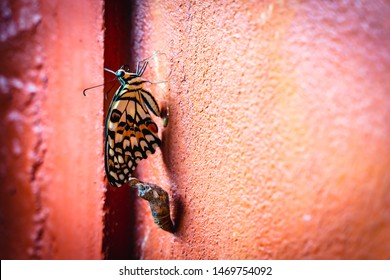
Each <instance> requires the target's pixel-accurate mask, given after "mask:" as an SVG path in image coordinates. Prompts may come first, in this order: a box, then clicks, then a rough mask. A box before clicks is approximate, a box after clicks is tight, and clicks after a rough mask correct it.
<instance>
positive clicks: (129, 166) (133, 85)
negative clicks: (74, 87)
mask: <svg viewBox="0 0 390 280" xmlns="http://www.w3.org/2000/svg"><path fill="white" fill-rule="evenodd" d="M146 65H147V62H146V63H145V64H144V65H142V67H141V69H140V71H138V67H137V71H136V73H131V72H128V71H126V70H125V69H123V68H124V67H122V68H121V69H119V70H118V71H117V72H115V75H116V77H117V79H118V81H119V82H120V83H121V85H120V87H119V88H118V90H117V91H116V93H115V95H114V97H113V99H112V101H111V104H110V108H109V111H108V114H107V118H106V124H105V153H104V156H105V169H106V174H107V178H108V181H109V182H110V184H111V185H113V186H115V187H120V186H122V185H123V184H126V182H127V181H128V180H129V178H131V174H132V173H133V172H134V170H135V167H136V166H137V164H138V162H139V161H140V160H142V159H145V158H147V157H148V155H149V154H153V153H154V152H155V151H156V148H157V147H158V146H160V145H161V140H160V138H159V137H158V127H157V125H156V123H155V122H154V121H153V119H152V118H151V115H150V113H149V111H151V112H152V113H153V114H154V115H156V116H158V117H160V115H161V113H160V109H159V107H158V104H157V102H156V100H155V99H154V97H153V96H152V94H151V93H150V91H149V90H147V89H146V88H145V87H144V85H145V83H150V82H148V81H147V80H145V79H143V78H142V77H141V75H142V74H143V72H144V70H145V68H146ZM110 72H111V71H110Z"/></svg>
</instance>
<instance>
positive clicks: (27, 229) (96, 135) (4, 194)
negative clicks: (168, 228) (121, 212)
mask: <svg viewBox="0 0 390 280" xmlns="http://www.w3.org/2000/svg"><path fill="white" fill-rule="evenodd" d="M3 8H4V13H8V14H9V18H8V19H7V20H5V21H3V22H1V25H2V28H1V30H2V33H1V36H2V39H3V40H1V42H0V52H1V61H0V69H1V70H0V71H1V77H2V80H1V94H0V98H1V102H0V103H1V106H0V118H1V121H0V123H1V126H0V134H1V140H0V146H1V158H2V160H1V163H0V170H1V173H0V176H1V178H0V182H1V183H0V184H1V188H0V192H1V194H0V204H1V206H0V213H1V214H0V219H1V222H0V227H1V230H0V236H1V237H0V248H1V249H0V257H1V258H2V259H4V258H7V259H8V258H11V259H30V258H32V259H69V258H70V259H73V258H76V259H100V258H102V250H101V247H102V236H103V234H102V231H103V224H102V216H103V211H102V205H103V202H104V201H103V197H104V195H103V191H104V186H103V176H104V174H103V164H102V145H103V139H102V123H103V111H102V108H103V98H102V95H99V94H93V93H91V95H90V96H88V97H84V96H83V95H82V91H83V89H84V88H85V87H87V86H89V85H95V84H98V83H102V81H103V79H102V72H103V71H102V67H103V59H102V57H103V42H102V38H103V37H102V3H99V2H98V1H92V0H91V1H60V0H58V1H46V0H42V1H24V2H23V1H17V2H15V1H11V2H10V1H5V2H4V4H3V5H2V9H3ZM5 11H7V12H5ZM2 13H3V11H2ZM2 20H3V19H2ZM98 93H99V92H98Z"/></svg>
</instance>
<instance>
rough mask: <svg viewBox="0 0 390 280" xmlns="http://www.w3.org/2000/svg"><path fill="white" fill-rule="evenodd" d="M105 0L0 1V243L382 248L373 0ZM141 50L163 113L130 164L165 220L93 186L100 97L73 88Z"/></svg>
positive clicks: (384, 51) (45, 250) (384, 197)
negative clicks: (150, 186) (169, 225)
mask: <svg viewBox="0 0 390 280" xmlns="http://www.w3.org/2000/svg"><path fill="white" fill-rule="evenodd" d="M110 2H114V1H107V3H106V4H105V10H104V11H105V12H104V13H103V3H100V2H96V1H66V2H63V1H54V2H53V1H43V0H41V1H35V2H34V1H28V2H27V1H26V3H29V4H28V5H27V4H26V3H24V4H23V5H22V4H18V5H19V6H18V5H17V4H12V5H11V4H10V3H8V4H7V5H8V6H10V7H11V10H12V12H13V13H15V14H16V15H19V18H23V17H26V19H23V20H18V16H13V17H11V20H9V21H5V23H2V26H4V27H2V29H1V30H2V32H1V36H2V37H1V38H2V40H1V42H0V50H1V56H2V59H1V62H0V63H1V67H0V69H1V70H0V71H1V84H0V85H1V95H0V98H1V107H0V110H1V111H0V113H1V115H0V116H1V128H0V129H1V134H2V135H3V137H2V138H1V147H2V148H0V151H1V156H2V158H3V161H2V163H1V164H0V166H1V169H0V175H1V196H0V200H1V212H0V213H1V216H0V218H1V224H0V225H1V238H0V245H1V248H2V250H1V253H0V254H1V257H2V258H44V259H46V258H54V259H57V258H72V259H73V258H75V259H82V258H142V259H389V258H390V253H389V252H390V212H389V209H390V173H389V170H390V169H389V167H390V148H389V147H390V145H389V143H390V125H389V123H390V98H389V93H390V80H389V79H388V78H387V76H388V73H389V70H390V50H389V47H388V46H389V45H390V18H389V16H388V15H389V14H390V4H389V3H387V2H377V1H363V2H362V3H355V1H347V0H346V1H337V2H328V1H305V2H301V1H252V2H250V1H138V2H135V3H128V2H125V1H119V2H118V1H117V2H116V3H115V4H113V3H110ZM27 8H28V9H29V10H27V11H28V12H27V14H28V15H31V14H33V15H36V16H35V17H30V16H28V17H27V16H25V13H26V12H25V11H26V9H27ZM3 17H4V16H3ZM103 18H104V22H103ZM27 19H28V20H30V21H31V22H30V25H28V24H26V23H25V20H27ZM18 28H19V29H18ZM103 28H105V29H104V30H105V32H104V30H103ZM14 30H17V32H16V33H15V31H14ZM7 32H8V33H7ZM12 32H13V33H12ZM156 51H160V52H162V53H164V54H161V55H159V56H157V58H156V60H153V61H152V62H151V64H150V67H149V68H148V69H147V71H146V73H145V78H147V79H149V80H150V81H163V80H166V79H168V80H169V83H165V84H159V85H154V86H152V90H153V93H154V94H155V96H156V98H157V99H158V100H159V102H160V104H161V105H162V106H163V105H164V104H167V105H168V106H169V110H170V120H169V126H168V128H166V129H163V128H162V126H161V125H160V130H161V131H162V132H161V135H162V140H163V146H162V149H161V150H158V151H157V152H156V154H154V155H152V156H150V157H149V158H148V159H147V160H144V161H142V162H141V163H140V164H139V167H138V168H137V172H136V175H137V176H138V178H140V179H141V180H144V181H148V182H152V183H155V184H158V185H160V186H161V187H163V188H164V189H166V190H167V191H168V192H169V193H170V194H171V207H172V216H173V220H174V222H175V223H176V225H177V232H176V234H175V235H172V234H170V233H167V232H164V231H162V230H160V229H159V228H157V227H156V225H155V224H154V223H153V220H152V217H151V215H150V209H149V206H148V204H147V202H145V201H143V200H141V199H138V198H136V197H135V196H136V194H135V193H134V192H132V191H130V190H129V189H128V188H119V189H114V188H112V187H111V186H107V185H106V183H105V181H104V171H103V154H102V150H103V138H102V133H103V108H105V110H107V106H108V104H109V99H108V100H107V101H104V97H103V95H104V94H103V93H104V90H103V89H98V90H97V92H93V91H92V92H91V93H89V94H88V96H87V97H84V96H82V94H81V92H82V90H83V88H85V87H88V86H91V85H96V84H99V83H101V82H102V80H103V73H102V67H103V65H104V66H105V67H109V68H110V69H113V70H116V69H117V68H118V67H119V66H120V65H121V64H123V63H129V62H130V63H133V64H134V62H135V61H137V60H139V59H141V58H145V57H148V56H150V55H151V54H153V53H155V52H156ZM112 78H113V77H112V75H109V74H108V75H107V76H106V78H105V79H106V80H107V81H108V80H110V79H112ZM109 95H110V96H111V95H112V93H110V94H109ZM103 102H105V104H103ZM159 124H161V122H159Z"/></svg>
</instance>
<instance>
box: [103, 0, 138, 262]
mask: <svg viewBox="0 0 390 280" xmlns="http://www.w3.org/2000/svg"><path fill="white" fill-rule="evenodd" d="M132 11H133V4H132V3H131V1H129V0H120V1H105V11H104V20H105V35H104V67H106V68H109V69H112V70H113V71H116V70H117V69H118V68H119V67H120V66H121V65H123V64H131V62H132V57H131V54H132V52H131V41H132V26H133V24H132V15H133V12H132ZM113 78H114V77H113V75H112V74H111V73H105V81H106V82H108V81H111V80H112V79H113ZM112 86H113V85H112V83H109V84H108V85H107V86H105V88H104V92H105V93H106V94H107V99H106V100H105V104H104V107H105V108H104V111H105V113H107V111H108V107H109V105H110V102H111V98H112V96H113V94H114V93H115V90H116V89H117V88H118V84H115V85H114V87H113V88H112V89H111V90H110V88H111V87H112ZM133 201H134V193H133V192H132V190H131V189H130V188H128V187H121V188H114V187H112V186H110V185H109V184H108V183H107V192H106V200H105V205H104V209H105V218H104V223H105V224H104V227H105V228H104V237H103V252H104V257H105V258H106V259H133V258H135V257H136V254H135V245H134V244H135V236H134V221H135V209H134V203H133Z"/></svg>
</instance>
